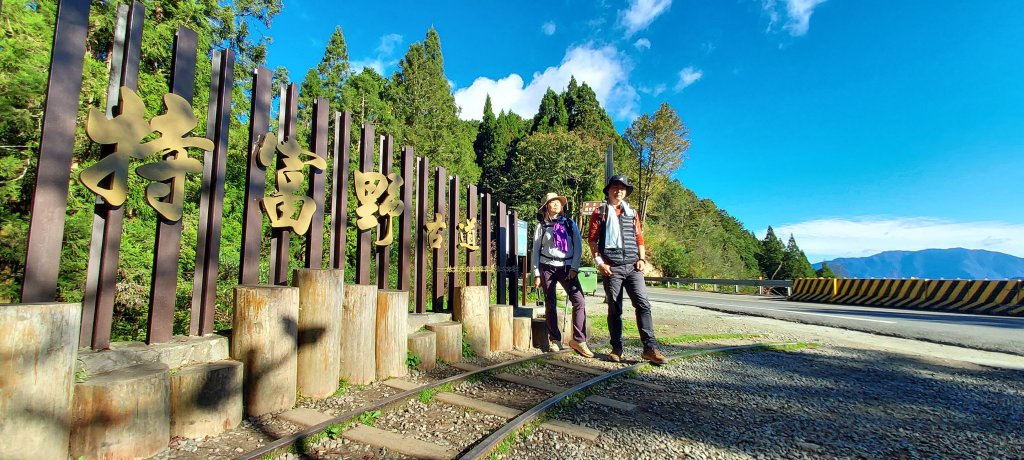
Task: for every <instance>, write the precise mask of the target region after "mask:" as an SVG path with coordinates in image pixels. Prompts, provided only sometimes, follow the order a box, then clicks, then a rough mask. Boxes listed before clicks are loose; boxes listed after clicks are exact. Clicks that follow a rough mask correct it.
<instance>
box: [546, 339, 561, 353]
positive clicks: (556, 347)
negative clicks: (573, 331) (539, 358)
mask: <svg viewBox="0 0 1024 460" xmlns="http://www.w3.org/2000/svg"><path fill="white" fill-rule="evenodd" d="M548 351H550V352H552V353H557V352H559V351H562V344H560V343H558V342H555V341H554V340H552V341H550V342H548Z"/></svg>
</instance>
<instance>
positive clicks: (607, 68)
mask: <svg viewBox="0 0 1024 460" xmlns="http://www.w3.org/2000/svg"><path fill="white" fill-rule="evenodd" d="M631 70H632V68H631V66H630V64H629V62H628V61H627V60H626V58H625V56H624V55H623V54H622V53H620V52H619V51H618V50H617V49H615V47H614V46H610V45H609V46H603V47H594V46H593V45H592V44H586V45H582V46H577V47H574V48H570V49H569V50H568V51H566V53H565V57H563V58H562V62H561V63H560V64H559V65H558V66H557V67H555V66H552V67H548V68H547V69H544V71H543V72H535V73H534V74H533V75H532V77H530V81H529V82H526V81H525V80H524V79H523V77H521V76H520V75H519V74H515V73H513V74H509V75H508V76H506V77H503V78H499V79H498V80H493V79H490V78H488V77H477V79H476V80H474V81H473V83H472V84H471V85H470V86H468V87H466V88H460V89H458V90H456V91H455V103H456V104H458V105H459V107H460V108H461V109H462V111H461V112H460V114H459V116H460V117H461V118H462V119H464V120H470V119H480V117H481V115H482V114H483V107H484V100H485V99H486V97H487V95H488V94H490V95H491V104H492V106H493V108H494V111H495V113H497V112H499V111H501V110H506V111H512V112H515V113H517V114H519V115H521V116H523V117H532V116H533V115H534V114H535V113H536V112H537V107H538V106H539V105H540V100H541V98H542V97H543V96H544V93H545V92H546V91H547V89H548V88H551V89H553V90H555V91H556V92H560V91H562V90H563V89H565V87H566V86H567V85H568V84H569V78H570V77H573V76H575V77H576V81H577V82H579V83H584V82H585V83H586V84H587V85H588V86H590V87H591V88H592V89H593V90H594V93H595V94H596V95H597V100H598V101H599V102H601V105H602V106H603V107H604V108H605V109H606V110H608V112H609V113H610V114H611V115H612V117H613V118H616V119H619V120H624V119H630V118H633V117H635V116H636V111H637V103H638V98H639V95H638V94H637V91H636V89H635V88H633V86H632V85H630V83H629V73H630V71H631Z"/></svg>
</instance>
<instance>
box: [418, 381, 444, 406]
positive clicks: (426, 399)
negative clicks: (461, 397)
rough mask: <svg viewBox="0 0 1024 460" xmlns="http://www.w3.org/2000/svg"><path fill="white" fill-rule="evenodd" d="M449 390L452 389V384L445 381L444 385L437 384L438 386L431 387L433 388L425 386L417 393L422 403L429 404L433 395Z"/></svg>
mask: <svg viewBox="0 0 1024 460" xmlns="http://www.w3.org/2000/svg"><path fill="white" fill-rule="evenodd" d="M451 391H452V384H451V383H446V384H444V385H439V386H436V387H433V388H427V389H425V390H422V391H420V393H419V395H418V398H419V400H420V402H421V403H423V404H430V403H432V402H434V397H435V396H436V395H437V394H438V393H450V392H451Z"/></svg>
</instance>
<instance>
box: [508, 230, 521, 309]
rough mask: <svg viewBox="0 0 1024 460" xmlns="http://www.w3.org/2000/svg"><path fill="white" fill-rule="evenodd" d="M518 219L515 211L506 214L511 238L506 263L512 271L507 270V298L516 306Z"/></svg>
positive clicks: (517, 294)
mask: <svg viewBox="0 0 1024 460" xmlns="http://www.w3.org/2000/svg"><path fill="white" fill-rule="evenodd" d="M518 220H519V214H518V213H517V212H516V211H512V213H511V214H509V215H508V231H509V232H510V233H509V234H510V235H511V238H509V239H510V240H511V244H509V246H510V247H509V250H508V257H509V264H508V265H509V268H512V271H510V272H508V278H509V283H508V299H509V303H511V304H512V305H515V306H517V307H518V306H519V286H517V285H516V284H518V283H516V281H518V280H519V253H518V252H517V249H516V248H518V247H519V224H517V221H518Z"/></svg>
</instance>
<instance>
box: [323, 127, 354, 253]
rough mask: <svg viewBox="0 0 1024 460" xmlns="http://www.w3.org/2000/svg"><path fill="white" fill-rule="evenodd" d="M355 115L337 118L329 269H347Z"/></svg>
mask: <svg viewBox="0 0 1024 460" xmlns="http://www.w3.org/2000/svg"><path fill="white" fill-rule="evenodd" d="M351 128H352V113H351V112H348V111H345V112H344V113H335V114H334V179H333V180H331V203H332V205H331V250H330V258H329V259H330V260H329V261H328V265H329V266H330V267H331V268H336V269H344V268H345V259H346V257H345V252H346V251H345V249H346V245H345V237H346V233H345V232H346V231H347V228H346V227H347V223H348V172H349V171H348V155H349V145H350V144H351V143H352V130H351Z"/></svg>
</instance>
